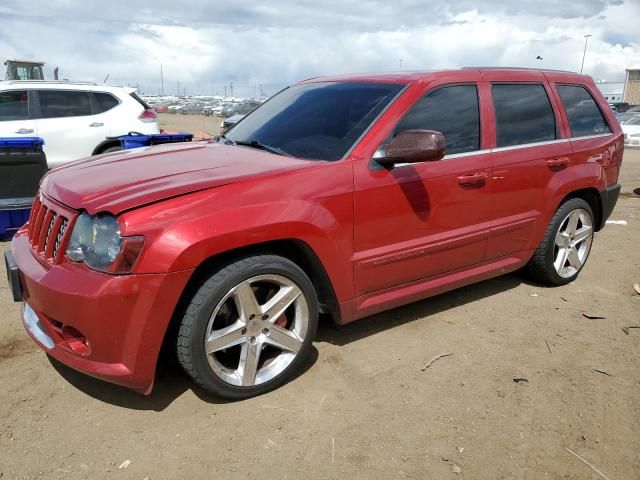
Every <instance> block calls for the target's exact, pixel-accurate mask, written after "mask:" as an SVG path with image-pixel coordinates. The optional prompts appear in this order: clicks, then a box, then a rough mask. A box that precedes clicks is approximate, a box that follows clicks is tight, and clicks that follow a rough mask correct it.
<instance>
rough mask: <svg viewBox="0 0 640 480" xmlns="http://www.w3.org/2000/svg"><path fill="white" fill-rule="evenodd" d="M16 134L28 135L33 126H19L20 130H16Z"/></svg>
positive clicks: (31, 131)
mask: <svg viewBox="0 0 640 480" xmlns="http://www.w3.org/2000/svg"><path fill="white" fill-rule="evenodd" d="M16 133H17V134H18V135H29V134H30V133H33V128H21V129H20V130H16Z"/></svg>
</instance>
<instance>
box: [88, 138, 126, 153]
mask: <svg viewBox="0 0 640 480" xmlns="http://www.w3.org/2000/svg"><path fill="white" fill-rule="evenodd" d="M117 146H120V140H118V139H106V140H104V141H103V142H102V143H100V144H98V146H97V147H96V148H94V149H93V152H92V153H91V155H92V156H93V155H99V154H101V153H102V152H103V151H104V150H106V149H107V148H111V147H117Z"/></svg>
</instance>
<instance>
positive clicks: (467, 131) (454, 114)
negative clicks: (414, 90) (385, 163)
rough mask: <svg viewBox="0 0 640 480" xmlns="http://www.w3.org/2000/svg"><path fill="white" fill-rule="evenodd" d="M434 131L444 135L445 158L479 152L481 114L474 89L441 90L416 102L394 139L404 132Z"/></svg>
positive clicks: (458, 87)
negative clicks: (417, 130)
mask: <svg viewBox="0 0 640 480" xmlns="http://www.w3.org/2000/svg"><path fill="white" fill-rule="evenodd" d="M413 129H420V130H436V131H438V132H442V133H443V134H444V138H445V140H446V142H447V154H453V153H463V152H471V151H473V150H479V149H480V113H479V110H478V92H477V90H476V87H475V86H474V85H456V86H451V87H443V88H439V89H437V90H434V91H433V92H430V93H429V94H427V95H426V96H424V97H423V98H422V99H421V100H419V101H418V102H417V103H416V104H415V105H414V106H413V107H412V108H411V110H410V111H409V113H407V115H406V116H405V117H404V118H403V119H402V120H401V121H400V123H399V124H398V126H397V127H396V129H395V131H394V132H393V135H394V136H395V135H397V134H398V133H400V132H402V131H404V130H413Z"/></svg>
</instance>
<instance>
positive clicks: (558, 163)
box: [547, 157, 569, 168]
mask: <svg viewBox="0 0 640 480" xmlns="http://www.w3.org/2000/svg"><path fill="white" fill-rule="evenodd" d="M568 166H569V158H567V157H559V158H550V159H549V160H547V167H549V168H566V167H568Z"/></svg>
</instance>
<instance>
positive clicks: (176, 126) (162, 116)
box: [158, 113, 223, 136]
mask: <svg viewBox="0 0 640 480" xmlns="http://www.w3.org/2000/svg"><path fill="white" fill-rule="evenodd" d="M222 120H223V119H222V118H220V117H206V116H204V115H180V114H171V113H159V114H158V124H159V125H160V128H163V129H165V130H169V131H173V132H181V133H196V132H204V133H208V134H209V135H211V136H215V135H218V133H219V132H220V124H221V123H222Z"/></svg>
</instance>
